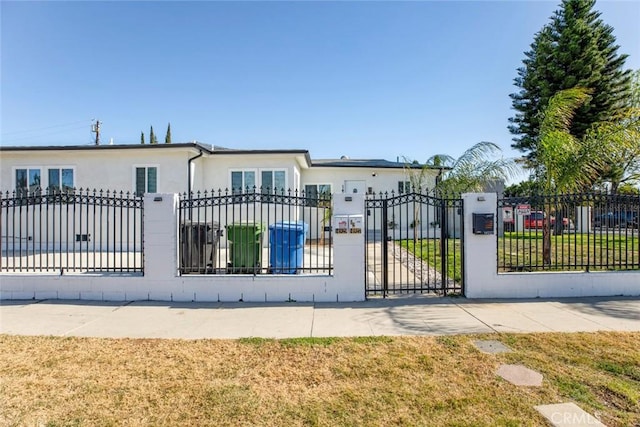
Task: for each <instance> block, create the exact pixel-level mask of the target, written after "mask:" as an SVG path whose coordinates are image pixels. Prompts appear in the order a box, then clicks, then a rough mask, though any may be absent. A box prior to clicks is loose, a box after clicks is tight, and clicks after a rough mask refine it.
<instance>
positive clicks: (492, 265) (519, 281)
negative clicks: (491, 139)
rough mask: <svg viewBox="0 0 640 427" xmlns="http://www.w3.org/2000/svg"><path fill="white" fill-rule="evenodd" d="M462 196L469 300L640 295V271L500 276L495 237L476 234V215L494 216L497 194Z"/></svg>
mask: <svg viewBox="0 0 640 427" xmlns="http://www.w3.org/2000/svg"><path fill="white" fill-rule="evenodd" d="M462 197H463V199H464V244H465V248H464V262H465V264H464V266H465V267H464V287H465V292H464V293H465V296H466V297H467V298H557V297H587V296H617V295H627V296H638V295H640V271H624V272H575V273H574V272H535V273H531V272H527V273H501V274H498V273H497V271H498V268H497V250H498V249H497V244H496V235H495V234H489V235H476V234H473V213H474V212H475V213H493V214H495V213H496V206H497V196H496V194H495V193H482V194H477V193H470V194H463V196H462ZM481 199H483V200H481ZM496 232H497V231H496Z"/></svg>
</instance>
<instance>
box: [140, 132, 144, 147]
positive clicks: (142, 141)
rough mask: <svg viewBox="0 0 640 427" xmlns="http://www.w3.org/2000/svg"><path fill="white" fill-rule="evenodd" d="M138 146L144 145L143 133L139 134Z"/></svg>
mask: <svg viewBox="0 0 640 427" xmlns="http://www.w3.org/2000/svg"><path fill="white" fill-rule="evenodd" d="M140 144H143V145H144V132H140Z"/></svg>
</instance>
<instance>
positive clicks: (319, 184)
mask: <svg viewBox="0 0 640 427" xmlns="http://www.w3.org/2000/svg"><path fill="white" fill-rule="evenodd" d="M311 185H315V187H316V194H320V191H319V190H320V189H319V188H318V187H320V186H321V185H327V186H329V195H330V196H331V195H332V194H333V184H331V183H330V182H305V183H304V184H303V188H302V189H303V191H304V194H305V196H306V197H309V195H308V194H307V186H311ZM319 206H320V207H328V206H322V203H320V204H319ZM316 207H317V206H316Z"/></svg>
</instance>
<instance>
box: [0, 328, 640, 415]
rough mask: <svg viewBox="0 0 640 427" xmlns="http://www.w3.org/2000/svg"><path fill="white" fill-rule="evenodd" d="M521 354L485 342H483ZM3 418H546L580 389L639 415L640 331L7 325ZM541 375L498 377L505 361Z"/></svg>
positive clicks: (590, 401) (1, 375)
mask: <svg viewBox="0 0 640 427" xmlns="http://www.w3.org/2000/svg"><path fill="white" fill-rule="evenodd" d="M489 338H490V339H499V340H501V341H502V342H504V343H505V344H507V345H509V346H511V347H512V348H513V349H514V350H515V352H514V353H507V354H501V355H488V354H484V353H480V352H479V351H478V350H477V349H476V348H475V347H474V346H473V341H474V340H476V339H489ZM0 349H1V350H0V399H1V401H0V425H20V426H22V425H45V426H75V425H77V426H109V425H118V426H120V425H131V426H136V425H154V426H156V425H171V426H174V425H185V426H186V425H216V426H219V425H266V426H270V425H287V426H289V425H326V426H329V425H331V426H335V425H366V426H370V425H385V426H386V425H469V426H478V425H487V426H490V425H513V426H520V425H544V421H543V419H542V418H541V417H540V416H539V415H538V414H537V412H536V411H535V410H534V409H533V405H537V404H545V403H556V402H559V401H566V400H574V401H576V402H577V403H578V404H579V405H580V406H582V407H583V408H584V409H585V410H587V411H589V412H592V413H593V412H596V411H598V412H599V413H600V415H601V417H602V420H603V421H604V422H605V424H607V425H610V426H616V425H620V426H622V425H634V424H639V423H640V408H639V407H638V390H640V371H638V366H640V334H638V333H635V334H634V333H628V334H624V333H616V334H605V333H596V334H531V335H511V334H507V335H481V336H479V335H476V336H454V337H437V338H434V337H402V338H387V337H382V338H351V339H336V338H332V339H295V340H264V339H247V340H237V341H225V340H200V341H182V340H148V339H135V340H133V339H118V340H110V339H84V338H56V337H15V336H6V335H0ZM515 362H517V363H523V364H525V365H526V366H528V367H530V368H532V369H537V370H539V371H541V372H542V373H543V374H544V375H545V381H544V386H543V387H541V388H523V387H516V386H513V385H511V384H509V383H508V382H506V381H504V380H502V379H500V378H498V377H497V376H496V375H495V370H496V369H497V367H498V366H499V365H500V363H515Z"/></svg>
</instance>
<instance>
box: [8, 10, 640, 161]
mask: <svg viewBox="0 0 640 427" xmlns="http://www.w3.org/2000/svg"><path fill="white" fill-rule="evenodd" d="M558 3H559V1H511V2H506V1H502V2H491V1H475V2H462V1H441V2H435V1H423V2H391V1H389V2H118V1H115V2H9V1H2V2H1V3H0V12H1V36H2V40H1V49H2V50H1V55H2V58H1V59H2V61H1V62H2V63H1V72H2V76H1V79H2V85H1V91H2V92H1V101H2V105H1V107H2V111H1V118H2V122H1V129H0V133H1V136H0V144H1V145H3V146H14V145H30V146H35V145H90V144H91V143H92V139H93V136H92V134H91V133H90V126H91V120H92V119H99V120H100V121H101V122H102V133H101V138H102V141H103V143H108V141H109V140H110V139H111V138H113V140H114V143H115V144H131V143H133V144H137V143H139V141H140V132H141V131H143V132H144V133H145V136H146V138H147V141H148V137H149V127H150V126H153V127H154V132H155V133H156V135H157V137H158V139H159V140H160V142H163V140H164V135H165V132H166V129H167V124H168V123H169V122H170V123H171V131H172V139H173V142H186V141H192V140H198V141H201V142H204V143H208V144H215V145H221V146H226V147H232V148H246V149H262V148H302V149H308V150H310V152H311V156H312V158H336V157H340V156H341V155H348V156H350V157H352V158H386V159H389V160H395V159H396V158H398V157H400V158H401V159H402V157H407V158H411V159H417V160H420V161H424V160H426V159H427V158H429V157H430V156H431V155H433V154H439V153H446V154H450V155H453V156H458V155H460V154H461V153H462V152H463V151H464V150H465V149H466V148H468V147H470V146H471V145H473V144H474V143H476V142H479V141H492V142H495V143H496V144H498V145H500V146H501V147H502V148H503V150H504V153H505V156H516V155H517V154H518V153H517V152H515V151H512V150H511V149H510V144H511V138H512V136H511V135H510V134H509V132H508V130H507V125H508V122H507V119H508V118H509V117H510V116H511V115H512V113H513V112H512V110H511V101H510V99H509V96H508V95H509V93H512V92H514V91H515V90H516V88H515V87H514V86H513V78H514V77H516V69H517V68H518V67H519V66H521V64H522V59H523V58H524V54H523V52H524V51H525V50H528V48H529V45H530V43H531V42H532V40H533V36H534V34H535V33H536V32H537V31H539V30H540V29H541V28H542V26H543V25H545V24H546V23H547V22H548V20H549V17H550V16H551V15H552V13H553V11H554V10H556V9H557V7H558ZM596 9H597V10H599V11H601V12H602V18H603V19H604V21H605V22H606V23H608V24H610V25H612V26H613V27H614V28H615V31H614V34H615V36H616V37H617V42H618V44H619V45H620V49H619V53H626V54H628V55H629V58H628V60H627V68H630V69H640V25H638V22H640V2H636V1H599V2H598V3H597V5H596Z"/></svg>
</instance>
